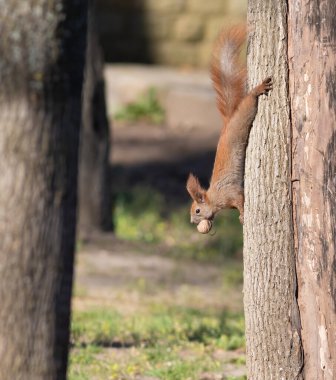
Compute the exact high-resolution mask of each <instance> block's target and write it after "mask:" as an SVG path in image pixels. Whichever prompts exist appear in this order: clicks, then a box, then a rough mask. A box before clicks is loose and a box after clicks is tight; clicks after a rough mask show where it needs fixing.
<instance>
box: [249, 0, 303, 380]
mask: <svg viewBox="0 0 336 380" xmlns="http://www.w3.org/2000/svg"><path fill="white" fill-rule="evenodd" d="M248 26H249V28H250V36H249V42H248V75H249V85H250V87H253V86H255V85H256V84H258V83H260V82H261V80H262V79H264V78H266V77H267V76H272V77H273V80H274V89H273V90H272V91H271V93H270V95H269V96H268V97H267V98H266V97H263V98H262V99H260V100H259V111H258V114H257V117H256V119H255V122H254V124H253V127H252V130H251V134H250V139H249V146H248V149H247V155H246V168H245V223H244V308H245V318H246V344H247V370H248V378H249V379H253V380H258V379H260V380H265V379H288V380H294V379H301V378H302V375H301V369H302V353H301V340H300V318H299V314H298V306H297V301H296V273H295V257H294V245H293V229H292V212H291V211H292V209H291V165H290V158H291V155H290V148H289V146H290V138H291V135H290V109H289V98H288V65H287V2H286V1H284V0H271V1H260V0H250V1H249V3H248Z"/></svg>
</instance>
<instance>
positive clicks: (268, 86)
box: [254, 77, 273, 96]
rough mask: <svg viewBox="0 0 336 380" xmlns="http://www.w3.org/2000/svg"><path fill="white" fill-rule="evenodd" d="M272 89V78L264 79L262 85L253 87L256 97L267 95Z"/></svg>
mask: <svg viewBox="0 0 336 380" xmlns="http://www.w3.org/2000/svg"><path fill="white" fill-rule="evenodd" d="M272 88H273V81H272V78H271V77H268V78H266V79H264V80H263V81H262V83H261V84H259V86H257V87H255V89H254V94H255V95H256V96H260V95H267V94H268V91H270V90H272Z"/></svg>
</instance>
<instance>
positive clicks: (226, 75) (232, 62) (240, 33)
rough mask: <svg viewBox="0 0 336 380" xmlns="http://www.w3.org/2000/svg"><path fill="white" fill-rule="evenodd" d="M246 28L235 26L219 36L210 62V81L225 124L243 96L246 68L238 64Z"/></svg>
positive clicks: (223, 31)
mask: <svg viewBox="0 0 336 380" xmlns="http://www.w3.org/2000/svg"><path fill="white" fill-rule="evenodd" d="M245 39H246V27H243V26H236V27H233V28H231V29H229V30H225V29H224V30H222V32H221V33H220V34H219V36H218V38H217V40H216V42H215V46H214V50H213V56H212V61H211V68H210V70H211V79H212V82H213V86H214V89H215V91H216V94H217V106H218V109H219V111H220V113H221V114H222V116H223V118H224V123H225V124H226V123H227V121H228V120H229V119H230V117H231V116H232V115H233V113H234V111H235V110H236V108H237V106H238V104H239V102H240V100H241V99H242V97H243V96H244V94H245V83H246V67H245V66H243V65H242V64H241V63H240V60H239V55H240V51H241V47H242V45H243V43H244V42H245Z"/></svg>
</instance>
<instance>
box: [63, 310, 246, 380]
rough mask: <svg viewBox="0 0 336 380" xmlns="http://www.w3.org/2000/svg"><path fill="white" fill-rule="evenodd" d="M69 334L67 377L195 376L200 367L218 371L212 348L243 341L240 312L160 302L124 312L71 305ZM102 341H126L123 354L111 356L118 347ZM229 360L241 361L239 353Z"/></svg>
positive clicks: (178, 379)
mask: <svg viewBox="0 0 336 380" xmlns="http://www.w3.org/2000/svg"><path fill="white" fill-rule="evenodd" d="M71 340H72V344H73V346H74V348H73V349H72V351H71V356H70V372H69V380H77V379H84V380H85V379H94V378H97V379H111V380H114V379H115V380H121V379H131V378H132V376H135V375H146V376H153V377H156V378H158V379H166V380H187V379H197V376H199V375H200V374H201V373H203V372H207V371H216V370H217V371H220V367H221V362H220V361H219V360H218V359H216V357H215V355H214V353H215V352H216V351H218V350H236V349H238V348H243V347H244V344H245V342H244V321H243V316H242V315H241V314H232V313H230V312H222V311H218V310H217V311H216V310H213V311H207V312H205V311H200V310H196V309H189V308H183V307H166V306H164V305H152V306H151V308H149V309H148V310H147V311H146V312H144V313H142V314H138V313H137V314H133V315H128V316H124V315H120V314H118V313H116V312H115V311H111V310H104V309H100V310H99V309H95V310H89V311H82V312H79V311H77V312H75V313H74V316H73V321H72V329H71ZM106 347H128V357H127V358H126V360H125V358H123V360H117V359H118V358H117V355H116V351H118V349H114V350H113V349H112V351H111V352H110V353H109V354H106V353H105V354H104V348H106ZM105 351H106V349H105ZM234 360H236V361H237V363H239V364H240V365H241V364H242V360H243V359H242V358H241V357H240V356H239V355H238V356H237V357H236V358H235V359H234Z"/></svg>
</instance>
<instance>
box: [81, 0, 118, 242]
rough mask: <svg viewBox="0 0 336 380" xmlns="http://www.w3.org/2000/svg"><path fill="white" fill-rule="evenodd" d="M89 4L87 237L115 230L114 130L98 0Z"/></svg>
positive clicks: (84, 161) (84, 167)
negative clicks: (111, 130)
mask: <svg viewBox="0 0 336 380" xmlns="http://www.w3.org/2000/svg"><path fill="white" fill-rule="evenodd" d="M89 4H90V11H89V24H88V48H87V55H86V56H87V59H86V70H85V82H84V91H83V94H84V96H83V112H82V126H83V128H82V134H81V148H80V151H81V153H80V175H79V232H80V234H81V235H82V236H83V237H87V236H88V235H89V234H90V231H92V230H105V231H107V230H111V229H112V204H111V201H112V198H111V188H110V185H111V184H110V167H109V154H110V133H109V122H108V118H107V115H106V104H105V83H104V76H103V68H104V64H103V59H102V52H101V49H100V45H99V40H98V34H97V28H96V17H95V10H94V1H93V0H90V1H89Z"/></svg>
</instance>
